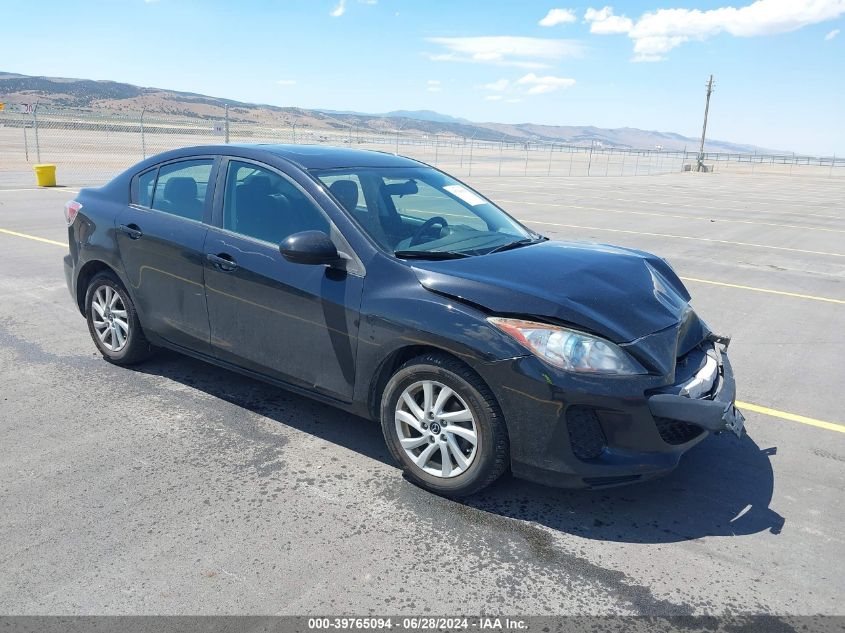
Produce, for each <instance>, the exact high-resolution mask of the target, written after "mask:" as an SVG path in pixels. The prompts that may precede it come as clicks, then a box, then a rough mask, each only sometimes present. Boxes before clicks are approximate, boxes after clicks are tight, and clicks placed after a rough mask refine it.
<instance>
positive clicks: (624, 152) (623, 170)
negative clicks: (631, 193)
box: [619, 150, 628, 176]
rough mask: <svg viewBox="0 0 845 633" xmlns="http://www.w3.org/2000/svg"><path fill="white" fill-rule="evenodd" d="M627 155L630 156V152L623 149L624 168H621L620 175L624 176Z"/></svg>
mask: <svg viewBox="0 0 845 633" xmlns="http://www.w3.org/2000/svg"><path fill="white" fill-rule="evenodd" d="M627 157H628V152H626V151H624V150H623V151H622V169H621V170H619V175H620V176H624V175H625V159H626V158H627Z"/></svg>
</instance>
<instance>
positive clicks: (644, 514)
mask: <svg viewBox="0 0 845 633" xmlns="http://www.w3.org/2000/svg"><path fill="white" fill-rule="evenodd" d="M133 369H135V370H136V371H138V372H141V373H145V374H150V375H157V376H163V377H166V378H168V379H170V380H174V381H177V382H179V383H182V384H185V385H187V386H190V387H192V388H195V389H199V390H201V391H203V392H205V393H207V394H209V395H211V396H213V397H215V398H219V399H220V400H223V401H226V402H228V403H230V404H232V405H234V406H236V407H240V408H242V409H245V410H248V411H251V412H253V413H257V414H260V415H262V416H264V417H266V418H268V419H270V420H273V421H275V422H277V423H280V424H284V425H286V426H289V427H292V428H295V429H297V430H299V431H302V432H305V433H309V434H311V435H314V436H316V437H319V438H321V439H323V440H326V441H328V442H332V443H333V444H337V445H339V446H343V447H345V448H348V449H350V450H353V451H355V452H357V453H360V454H361V455H364V456H366V457H368V458H370V459H374V460H377V461H379V462H382V463H384V464H388V465H391V466H395V464H394V462H393V460H392V458H391V457H390V454H389V452H388V450H387V447H386V446H385V444H384V439H383V437H382V434H381V429H380V428H379V426H378V425H377V424H375V423H373V422H371V421H369V420H365V419H363V418H360V417H357V416H354V415H351V414H349V413H346V412H343V411H341V410H339V409H336V408H334V407H331V406H329V405H324V404H321V403H319V402H316V401H314V400H311V399H309V398H306V397H304V396H299V395H297V394H294V393H291V392H288V391H285V390H284V389H281V388H278V387H275V386H273V385H269V384H267V383H263V382H261V381H258V380H254V379H251V378H247V377H244V376H241V375H239V374H236V373H233V372H231V371H228V370H224V369H220V368H218V367H215V366H213V365H209V364H207V363H204V362H202V361H198V360H194V359H192V358H189V357H187V356H183V355H181V354H176V353H173V352H168V351H161V352H159V353H158V354H157V355H156V356H155V357H154V358H153V359H151V360H150V361H147V362H146V363H144V364H141V365H138V366H136V367H134V368H133ZM772 459H777V449H776V448H775V447H771V448H760V447H759V446H758V445H757V444H756V443H755V442H754V440H753V439H752V438H751V437H749V436H748V435H744V436H743V438H742V439H741V440H740V439H738V438H736V437H734V436H733V435H730V434H727V433H723V434H722V435H719V436H715V437H710V438H707V439H706V440H705V441H703V442H702V443H701V444H699V445H697V446H695V447H694V448H692V449H691V450H690V451H689V452H688V453H687V454H686V455H685V456H684V457H682V458H681V463H680V465H679V466H678V468H677V469H676V470H675V471H674V472H672V473H670V474H669V475H667V476H665V477H663V478H660V479H655V480H652V481H649V482H646V483H642V484H634V485H630V486H624V487H619V488H611V489H605V490H566V489H556V488H549V487H546V486H541V485H538V484H532V483H529V482H525V481H521V480H517V479H515V478H513V477H512V476H510V475H509V474H508V475H505V476H504V477H502V478H501V479H500V480H499V481H498V482H496V483H495V484H493V485H492V486H491V487H490V488H488V489H486V490H484V491H482V492H480V493H478V494H477V495H475V496H473V497H469V498H467V499H463V500H461V501H460V502H459V503H461V504H463V505H464V506H466V507H467V509H475V510H477V511H480V512H486V513H491V514H495V515H498V516H502V517H506V518H511V519H515V520H519V521H530V522H534V523H538V524H541V525H545V526H547V527H548V528H551V529H554V530H557V531H560V532H566V533H570V534H574V535H577V536H581V537H584V538H591V539H596V540H606V541H619V542H630V543H670V542H677V541H685V540H691V539H697V538H701V537H705V536H741V535H745V534H755V533H758V532H763V531H766V530H768V531H769V532H771V533H772V534H778V533H780V531H781V528H782V527H783V525H784V519H783V517H781V516H780V515H779V514H778V513H777V512H775V511H774V510H772V509H770V508H769V504H770V503H771V501H772V491H773V489H774V473H773V471H772V465H771V460H772ZM396 485H397V486H402V485H405V486H407V485H410V484H408V483H406V482H403V481H401V480H400V474H399V472H398V470H397V472H396ZM400 496H404V495H400Z"/></svg>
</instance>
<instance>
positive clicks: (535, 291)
mask: <svg viewBox="0 0 845 633" xmlns="http://www.w3.org/2000/svg"><path fill="white" fill-rule="evenodd" d="M413 269H414V272H415V273H416V274H417V277H418V279H419V281H420V283H421V284H422V285H423V286H424V287H425V288H428V289H429V290H432V291H434V292H438V293H441V294H444V295H449V296H452V297H455V298H457V299H461V300H464V301H467V302H470V303H474V304H476V305H480V306H482V307H484V308H486V309H487V310H490V311H493V312H496V313H499V314H511V315H521V316H526V317H531V316H537V317H547V318H552V319H556V320H559V321H563V322H566V323H571V324H573V325H576V326H580V327H581V328H586V329H587V330H591V331H593V332H596V333H598V334H600V335H602V336H604V337H605V338H608V339H610V340H611V341H614V342H615V343H626V342H630V341H633V340H635V339H638V338H641V337H643V336H647V335H649V334H652V333H654V332H657V331H659V330H664V329H666V328H671V327H672V326H677V325H679V324H680V323H681V322H689V321H690V320H691V318H692V320H694V321H696V322H698V319H697V318H695V317H694V313H692V314H690V313H691V312H692V309H691V308H690V306H689V300H690V296H689V293H688V292H687V290H686V288H684V285H683V283H681V280H680V279H678V277H677V275H675V273H674V272H673V271H672V269H671V268H670V267H669V266H668V265H667V264H666V262H664V261H663V260H662V259H660V258H659V257H656V256H654V255H651V254H649V253H645V252H642V251H636V250H632V249H627V248H621V247H617V246H608V245H604V244H588V243H579V242H558V241H549V242H543V243H540V244H535V245H532V246H525V247H522V248H517V249H514V250H510V251H503V252H501V253H494V254H492V255H481V256H477V257H468V258H466V259H454V260H445V261H424V260H420V261H414V263H413ZM704 327H705V326H703V324H702V328H704Z"/></svg>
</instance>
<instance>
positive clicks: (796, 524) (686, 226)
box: [0, 174, 845, 615]
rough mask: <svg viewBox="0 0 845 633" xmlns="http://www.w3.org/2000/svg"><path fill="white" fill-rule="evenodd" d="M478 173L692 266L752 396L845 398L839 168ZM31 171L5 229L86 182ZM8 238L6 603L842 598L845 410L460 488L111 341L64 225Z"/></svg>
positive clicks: (260, 607)
mask: <svg viewBox="0 0 845 633" xmlns="http://www.w3.org/2000/svg"><path fill="white" fill-rule="evenodd" d="M472 184H473V185H474V186H476V187H477V188H478V189H479V190H481V191H482V192H486V193H488V194H489V195H490V196H491V198H493V199H494V200H496V201H500V203H501V204H502V206H503V207H505V208H506V209H508V210H510V211H511V212H512V213H514V215H516V216H517V217H519V218H520V219H522V220H523V221H526V222H528V223H529V225H530V226H531V227H532V228H534V229H536V230H539V231H541V232H543V233H545V234H548V235H552V236H556V237H569V238H576V239H590V240H598V241H603V242H611V243H619V244H624V245H630V246H637V247H639V248H644V249H646V250H651V251H654V252H656V253H658V254H660V255H662V256H665V257H667V258H668V259H669V261H670V262H671V263H672V264H673V265H674V266H675V268H676V269H677V270H678V272H679V274H681V276H684V277H689V278H693V279H703V280H705V281H704V282H700V281H691V282H688V285H689V288H690V291H691V293H692V294H693V297H694V304H695V306H696V308H697V310H698V311H699V312H700V313H701V314H702V315H703V316H704V318H705V319H706V320H707V321H708V323H709V324H710V325H711V326H712V327H713V328H714V329H715V330H717V331H719V332H721V333H725V334H731V335H733V337H734V341H733V343H732V346H731V358H732V362H733V365H734V368H735V369H736V371H737V375H738V384H739V398H740V399H741V400H743V401H747V402H750V403H754V404H756V405H759V406H761V407H770V408H772V409H775V410H778V411H786V412H790V413H793V414H797V415H801V416H809V417H810V418H813V419H819V420H825V421H829V422H831V423H834V424H836V425H843V424H845V417H843V414H842V406H841V402H840V401H839V399H838V396H839V395H840V392H841V385H842V384H843V379H845V363H843V361H842V358H843V355H845V346H843V342H842V338H841V336H842V331H843V326H845V305H843V304H842V303H841V302H840V303H836V302H830V301H823V300H818V298H819V297H821V298H828V299H829V298H834V299H838V300H845V289H844V288H843V277H845V266H843V262H845V260H843V257H845V253H844V252H843V248H842V245H843V243H845V240H843V239H842V238H843V234H845V209H843V200H845V182H843V181H842V179H838V180H837V179H812V178H794V179H790V178H785V177H780V178H775V177H764V176H757V177H739V176H728V175H719V174H715V175H695V174H677V175H669V176H659V177H637V178H634V177H625V178H589V179H587V178H569V179H566V178H557V179H556V178H548V179H543V178H504V179H497V178H492V177H483V178H475V179H472ZM27 189H28V187H26V186H22V187H18V188H17V189H13V188H11V187H8V188H7V189H5V190H3V189H0V229H5V230H6V231H13V232H16V233H22V234H25V235H30V236H36V237H41V238H45V239H47V240H54V241H58V242H64V241H66V230H65V227H64V224H63V219H62V212H61V209H62V205H63V203H64V201H65V200H66V199H68V198H70V197H72V195H73V191H71V190H66V191H62V190H27ZM652 213H657V214H659V215H650V214H652ZM738 220H740V221H738ZM744 221H748V222H749V223H745V222H744ZM784 225H788V226H784ZM790 227H791V228H790ZM692 238H694V239H692ZM701 238H704V240H702V239H701ZM706 240H717V241H706ZM0 245H2V249H3V264H4V265H3V268H2V272H0V439H1V440H2V442H0V444H2V450H0V543H2V547H0V569H2V570H3V573H2V574H0V613H4V614H261V615H267V614H345V615H347V614H362V615H363V614H370V613H376V614H388V613H389V614H407V615H426V614H444V615H451V614H470V613H485V614H517V613H518V614H522V615H530V614H534V615H551V614H646V615H687V614H745V613H773V614H781V615H787V614H799V615H800V614H841V613H842V612H843V606H842V605H843V591H842V588H843V587H845V572H843V568H842V561H843V560H845V538H843V536H842V525H843V521H845V509H843V503H842V501H843V492H842V491H843V488H845V433H842V432H839V431H836V430H829V429H824V428H819V427H818V426H812V425H809V424H804V423H799V422H795V421H790V420H787V419H783V418H780V417H773V416H771V415H764V414H760V413H755V412H746V416H747V418H748V422H747V428H748V434H747V435H746V436H745V437H743V439H742V440H738V439H736V438H735V437H732V436H730V437H729V436H727V435H721V436H718V437H712V438H709V439H708V440H707V441H705V442H703V443H702V444H700V445H699V446H697V447H696V448H694V449H693V450H692V451H690V452H689V453H688V454H687V455H686V456H685V458H684V459H683V460H682V461H681V465H680V467H679V468H678V469H677V470H676V471H675V472H674V473H672V474H670V475H669V476H667V477H665V478H663V479H660V480H656V481H652V482H648V483H645V484H640V485H636V486H630V487H625V488H617V489H613V490H605V491H598V492H596V491H593V492H591V491H567V490H556V489H551V488H544V487H542V486H538V485H533V484H528V483H525V482H521V481H518V480H514V479H513V478H511V477H510V476H506V477H505V478H503V479H502V480H501V481H500V482H498V483H497V484H496V485H495V486H493V487H492V488H491V489H489V490H488V491H485V492H483V493H482V494H480V495H478V496H476V497H473V498H471V499H468V500H465V501H464V502H455V501H449V500H445V499H442V498H439V497H436V496H434V495H431V494H429V493H426V492H424V491H422V490H419V489H417V488H416V487H414V486H413V485H411V484H409V483H408V482H406V481H404V480H403V478H402V476H401V473H400V472H399V470H398V469H397V468H396V466H395V465H394V464H393V463H392V461H391V459H390V457H389V455H388V452H387V449H386V447H385V446H384V442H383V439H382V437H381V435H380V430H379V428H378V426H377V425H376V424H374V423H371V422H368V421H366V420H363V419H360V418H356V417H352V416H349V415H348V414H345V413H343V412H340V411H337V410H335V409H332V408H331V407H328V406H325V405H322V404H318V403H316V402H313V401H310V400H308V399H306V398H302V397H300V396H297V395H294V394H291V393H287V392H285V391H282V390H279V389H277V388H275V387H272V386H269V385H266V384H263V383H260V382H257V381H254V380H251V379H248V378H244V377H241V376H239V375H236V374H233V373H229V372H226V371H224V370H221V369H217V368H215V367H212V366H209V365H206V364H203V363H201V362H198V361H195V360H192V359H189V358H186V357H182V356H179V355H176V354H173V353H169V352H162V353H160V354H159V355H157V356H156V357H155V358H154V359H152V360H151V361H149V362H147V363H146V364H143V365H140V366H138V367H135V368H132V369H126V368H119V367H115V366H112V365H110V364H108V363H107V362H105V361H103V360H102V358H101V357H100V356H99V355H98V354H97V353H96V351H95V348H94V345H93V343H92V342H91V340H90V338H89V336H88V332H87V329H86V326H85V322H84V320H83V318H82V317H81V316H80V315H79V313H78V311H77V310H76V308H75V307H74V305H73V303H72V301H71V299H70V297H69V295H68V291H67V289H66V287H65V282H64V278H63V273H62V263H61V258H62V256H63V255H64V253H65V252H66V251H65V249H64V248H62V247H60V246H57V245H55V244H51V243H48V242H39V241H35V240H31V239H27V238H26V237H20V236H16V235H12V234H10V233H8V232H6V233H3V232H0ZM713 282H716V283H713ZM718 284H728V285H718ZM733 286H746V287H748V288H751V289H742V288H736V287H733ZM760 289H762V290H776V291H778V292H789V293H793V294H801V295H805V296H809V297H815V298H809V299H808V298H800V297H796V296H790V295H780V294H773V293H770V292H764V291H761V290H760Z"/></svg>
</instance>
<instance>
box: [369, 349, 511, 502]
mask: <svg viewBox="0 0 845 633" xmlns="http://www.w3.org/2000/svg"><path fill="white" fill-rule="evenodd" d="M427 383H428V384H429V385H430V386H429V387H426V384H427ZM444 388H446V389H448V390H451V394H449V392H448V391H447V392H446V393H443V389H444ZM426 390H429V394H428V396H427V395H426ZM441 394H442V395H443V396H444V398H443V402H440V396H441ZM408 397H410V399H411V400H412V401H413V402H414V403H416V405H417V409H419V410H417V409H414V408H413V406H411V404H410V403H409V401H408ZM426 397H428V401H429V403H431V404H430V406H429V407H428V408H427V410H426V406H425V400H426ZM438 405H439V409H438ZM467 412H468V413H469V415H471V418H472V419H471V420H467V417H468V413H467ZM409 416H410V417H409ZM441 416H442V417H441ZM381 427H382V432H383V433H384V439H385V441H386V443H387V447H388V449H389V450H390V452H391V454H392V455H393V457H394V458H395V459H396V461H397V462H398V463H399V464H400V465H401V467H402V470H403V471H404V473H405V476H406V478H407V479H409V480H410V481H411V482H413V483H415V484H416V485H418V486H420V487H421V488H425V489H426V490H429V491H431V492H434V493H436V494H438V495H442V496H445V497H465V496H468V495H472V494H474V493H476V492H478V491H479V490H481V489H482V488H485V487H487V486H489V485H490V484H491V483H493V482H494V481H495V480H496V479H498V478H499V476H500V475H501V474H502V473H504V472H505V470H507V467H508V463H509V455H510V444H509V441H508V433H507V428H506V426H505V420H504V416H503V415H502V411H501V409H500V408H499V405H498V403H497V402H496V399H495V398H494V397H493V393H492V392H491V391H490V388H489V387H488V386H487V385H486V384H485V383H484V381H483V380H481V378H480V377H479V376H478V375H477V374H476V373H475V372H473V371H472V370H471V369H469V368H468V367H466V366H465V365H464V364H462V363H461V362H459V361H458V360H456V359H454V358H452V357H450V356H447V355H445V354H438V353H431V354H425V355H422V356H419V357H417V358H414V359H411V360H409V361H408V362H406V363H405V364H404V365H402V366H401V367H400V368H399V369H398V370H397V371H396V373H395V374H394V375H393V377H392V378H391V379H390V381H389V382H388V383H387V385H386V387H385V389H384V394H383V396H382V403H381ZM459 427H460V431H459ZM473 430H474V432H475V433H474V437H475V444H474V445H473V443H472V435H473V433H472V431H473ZM403 441H404V446H403ZM426 451H428V454H427V455H424V453H425V452H426ZM461 458H463V462H464V463H463V464H462V463H461ZM444 460H446V461H448V466H447V465H445V462H444ZM420 464H422V465H420Z"/></svg>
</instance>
